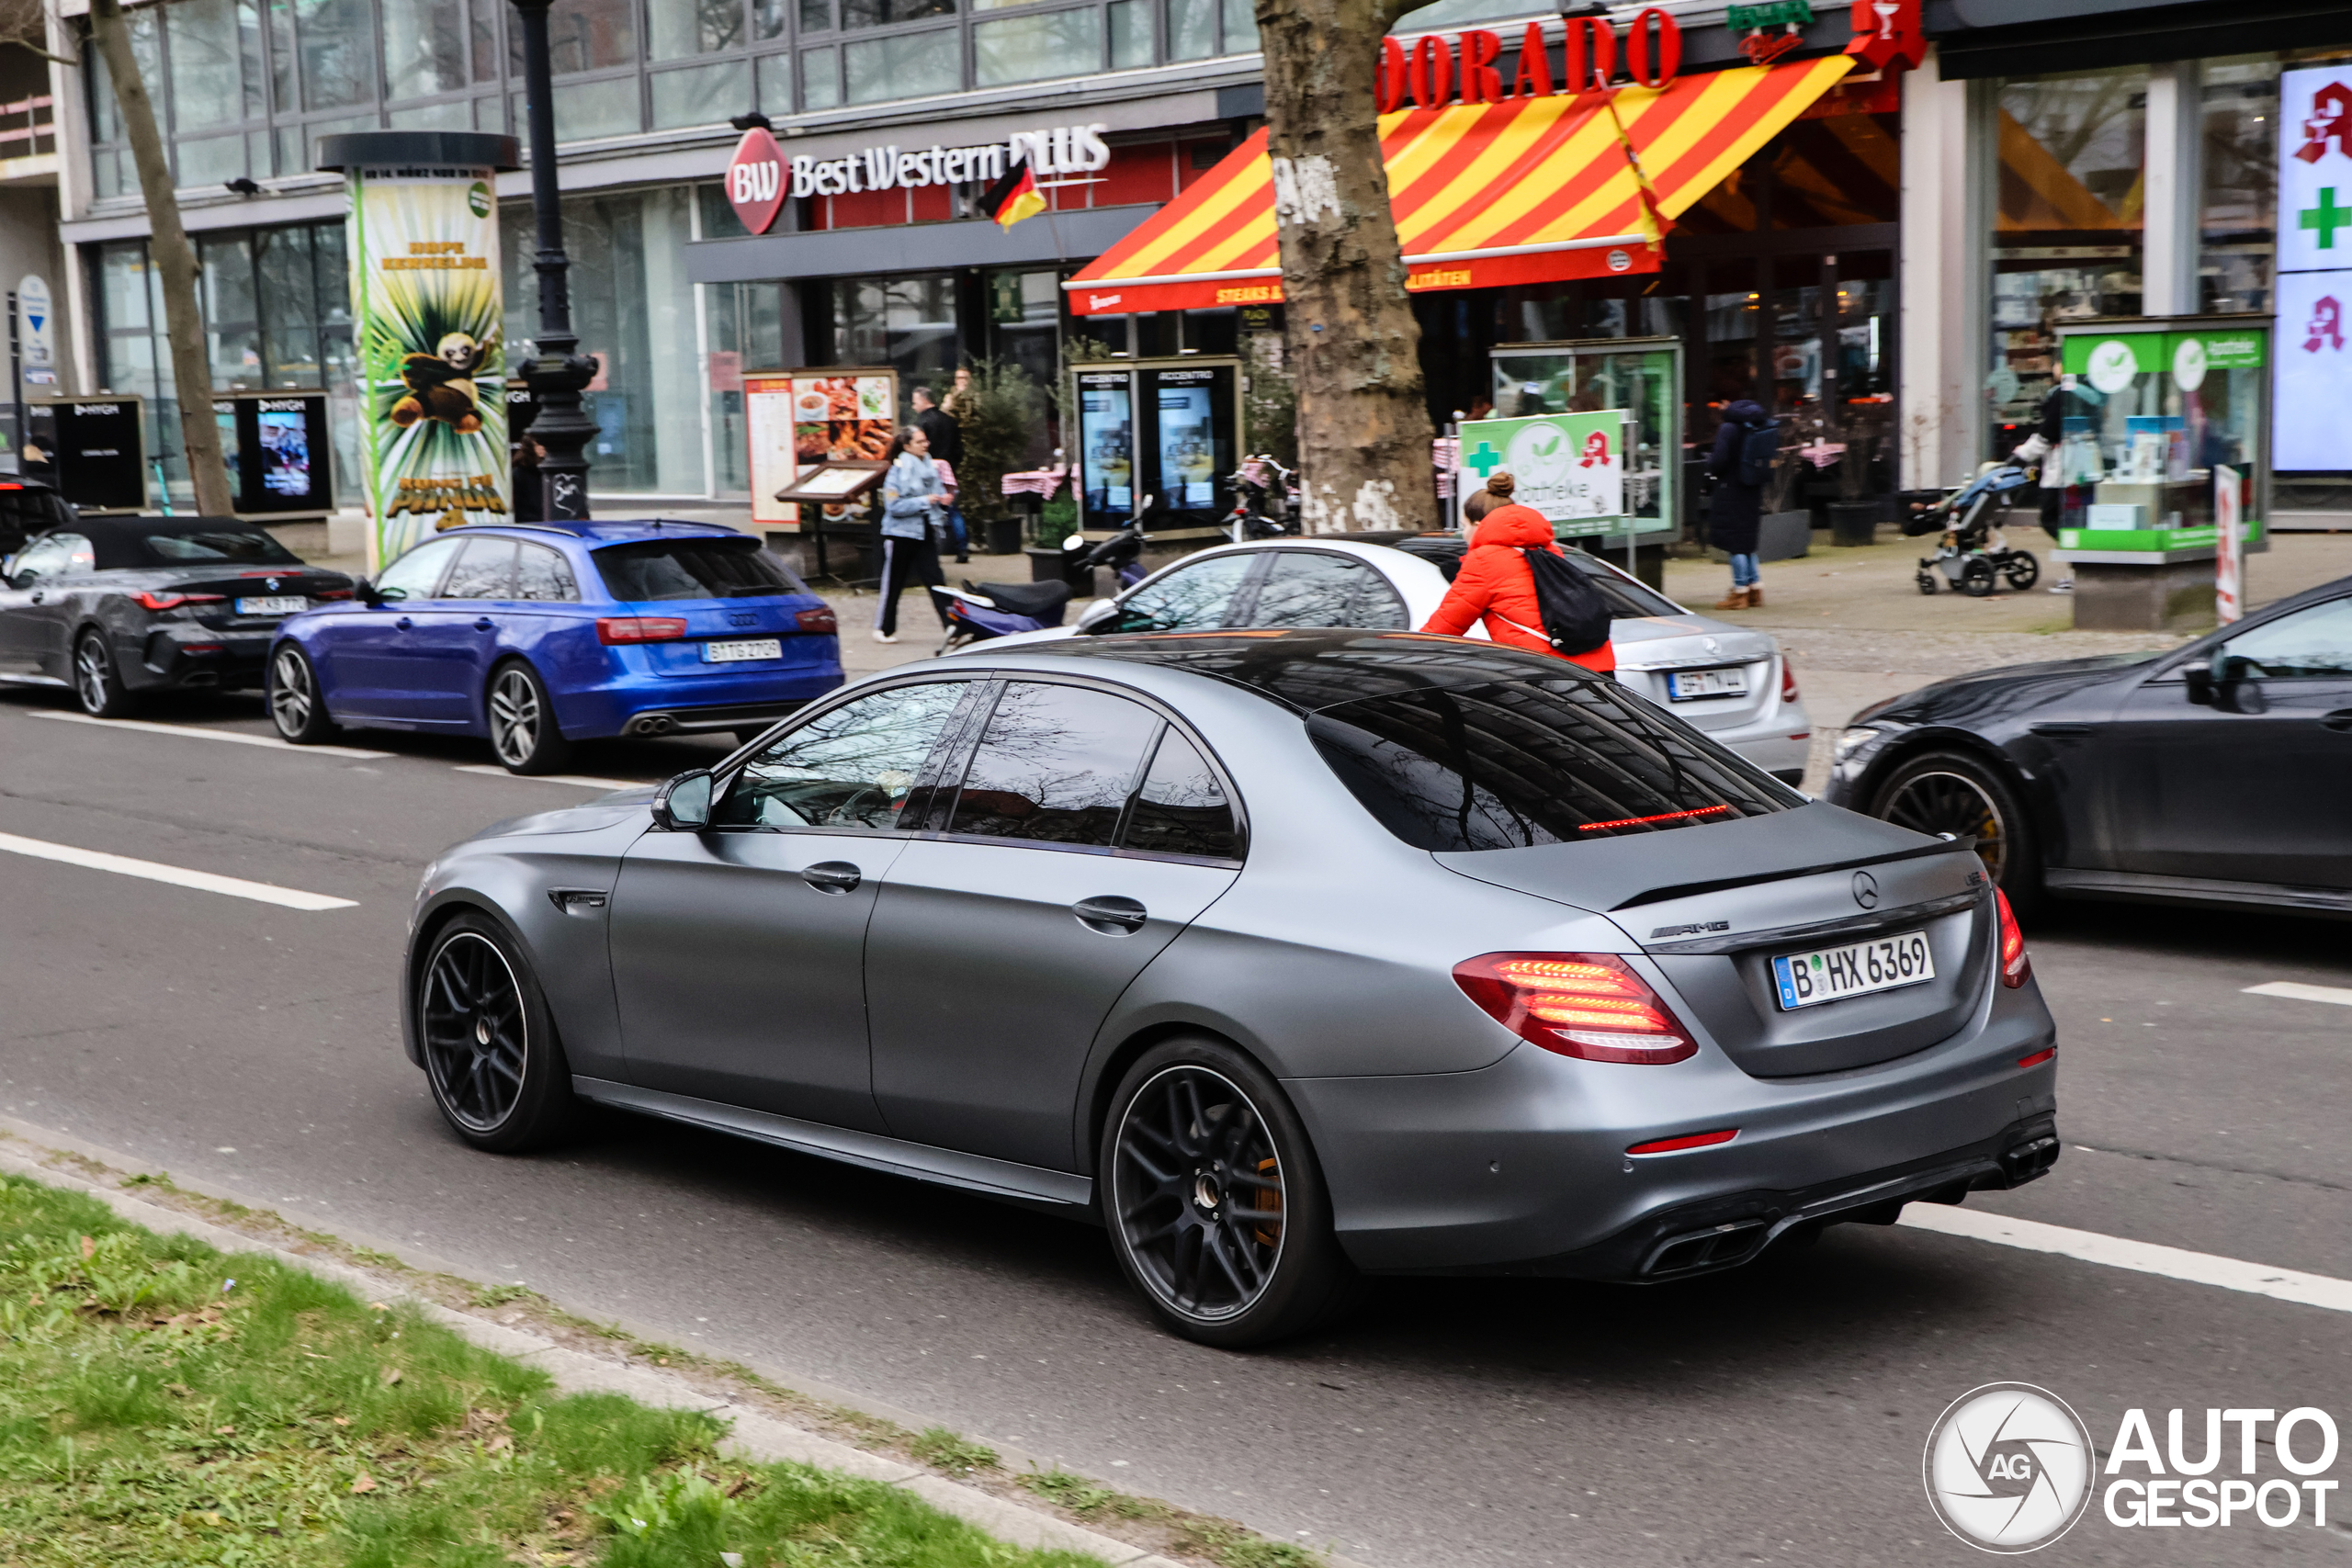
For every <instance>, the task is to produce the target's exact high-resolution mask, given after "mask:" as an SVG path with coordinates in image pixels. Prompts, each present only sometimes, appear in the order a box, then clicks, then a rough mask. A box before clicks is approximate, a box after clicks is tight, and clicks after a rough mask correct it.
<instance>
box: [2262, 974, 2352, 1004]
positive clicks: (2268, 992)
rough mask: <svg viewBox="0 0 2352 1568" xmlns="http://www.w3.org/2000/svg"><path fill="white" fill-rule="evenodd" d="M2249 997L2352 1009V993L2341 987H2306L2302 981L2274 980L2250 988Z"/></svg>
mask: <svg viewBox="0 0 2352 1568" xmlns="http://www.w3.org/2000/svg"><path fill="white" fill-rule="evenodd" d="M2245 994H2246V995H2247V996H2249V997H2292V998H2294V999H2295V1000H2297V1001H2299V1002H2334V1003H2335V1005H2336V1006H2338V1007H2346V1008H2352V991H2347V990H2346V989H2345V988H2344V987H2341V986H2306V985H2304V984H2303V983H2302V982H2301V980H2273V981H2270V982H2269V983H2268V984H2267V985H2261V986H2248V987H2246V988H2245Z"/></svg>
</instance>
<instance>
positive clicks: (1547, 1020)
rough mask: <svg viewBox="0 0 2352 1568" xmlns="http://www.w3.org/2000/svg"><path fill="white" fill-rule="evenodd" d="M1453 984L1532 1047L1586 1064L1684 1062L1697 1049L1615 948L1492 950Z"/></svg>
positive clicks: (1468, 962) (1465, 965)
mask: <svg viewBox="0 0 2352 1568" xmlns="http://www.w3.org/2000/svg"><path fill="white" fill-rule="evenodd" d="M1453 981H1454V984H1456V985H1458V986H1460V987H1462V989H1463V991H1464V993H1465V994H1466V995H1467V996H1468V997H1469V998H1470V999H1471V1000H1472V1001H1474V1002H1476V1003H1477V1004H1478V1005H1479V1006H1480V1007H1482V1008H1484V1009H1485V1010H1487V1012H1488V1013H1489V1014H1490V1015H1492V1016H1493V1018H1494V1019H1495V1020H1496V1021H1497V1022H1498V1023H1500V1024H1502V1025H1503V1026H1504V1027H1505V1028H1507V1029H1509V1030H1510V1032H1512V1033H1514V1034H1516V1035H1518V1036H1519V1037H1520V1038H1521V1040H1524V1041H1526V1042H1527V1043H1529V1044H1531V1045H1541V1046H1542V1047H1543V1048H1544V1050H1546V1051H1556V1052H1558V1053H1559V1054H1560V1055H1563V1056H1579V1057H1582V1058H1583V1059H1584V1060H1586V1061H1588V1062H1679V1061H1681V1060H1682V1059H1683V1058H1684V1057H1686V1056H1692V1055H1697V1054H1698V1050H1699V1046H1698V1043H1697V1042H1696V1041H1695V1040H1694V1039H1693V1038H1692V1037H1691V1032H1690V1031H1689V1030H1687V1029H1685V1028H1684V1027H1683V1026H1682V1022H1681V1021H1680V1020H1679V1019H1678V1018H1676V1017H1675V1016H1674V1014H1673V1013H1672V1012H1671V1011H1670V1010H1668V1008H1667V1005H1666V1003H1665V1002H1664V1001H1663V1000H1661V999H1660V998H1659V997H1658V994H1657V992H1656V991H1654V990H1652V989H1651V988H1650V985H1649V982H1648V981H1646V980H1645V979H1643V978H1642V977H1641V976H1639V975H1637V974H1635V973H1634V970H1633V968H1632V967H1631V966H1630V965H1629V964H1626V962H1625V961H1624V960H1623V959H1622V958H1620V957H1618V956H1617V955H1616V954H1614V953H1485V954H1482V955H1481V956H1479V957H1476V958H1468V959H1464V960H1463V962H1461V963H1459V964H1455V965H1454V966H1453Z"/></svg>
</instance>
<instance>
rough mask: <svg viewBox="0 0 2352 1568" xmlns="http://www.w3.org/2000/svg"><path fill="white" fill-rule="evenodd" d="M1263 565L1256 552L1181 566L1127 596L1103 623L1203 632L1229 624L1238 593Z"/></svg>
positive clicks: (1119, 628)
mask: <svg viewBox="0 0 2352 1568" xmlns="http://www.w3.org/2000/svg"><path fill="white" fill-rule="evenodd" d="M1257 564H1258V558H1257V556H1255V555H1248V554H1244V555H1230V556H1211V557H1210V558H1208V559H1206V560H1204V561H1200V562H1197V563H1195V564H1194V565H1192V566H1180V567H1178V568H1177V569H1176V570H1173V571H1171V572H1170V573H1169V574H1168V575H1167V576H1165V577H1163V578H1161V579H1159V581H1156V582H1148V583H1146V584H1145V585H1144V586H1143V587H1141V588H1138V589H1136V591H1135V592H1133V593H1130V594H1129V595H1127V597H1126V598H1125V601H1123V602H1122V603H1121V604H1120V605H1119V614H1118V617H1117V618H1116V619H1115V620H1114V621H1112V622H1111V623H1110V624H1109V625H1108V626H1105V627H1103V629H1104V630H1105V631H1121V632H1198V631H1210V630H1214V629H1215V628H1216V627H1218V626H1223V625H1225V619H1226V615H1227V612H1228V611H1229V610H1231V609H1232V607H1233V596H1234V595H1235V594H1236V593H1237V592H1239V591H1240V588H1241V584H1242V582H1243V581H1244V580H1245V579H1247V578H1248V577H1249V575H1250V568H1251V567H1253V566H1255V565H1257Z"/></svg>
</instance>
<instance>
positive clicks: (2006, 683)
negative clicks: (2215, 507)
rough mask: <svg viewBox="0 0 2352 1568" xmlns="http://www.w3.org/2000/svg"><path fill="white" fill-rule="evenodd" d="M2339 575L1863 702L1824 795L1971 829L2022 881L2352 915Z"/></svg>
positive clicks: (2009, 886)
mask: <svg viewBox="0 0 2352 1568" xmlns="http://www.w3.org/2000/svg"><path fill="white" fill-rule="evenodd" d="M2347 796H2352V578H2346V579H2344V580H2342V581H2336V582H2332V583H2329V584H2327V585H2326V586H2325V587H2323V588H2314V589H2312V590H2310V591H2308V592H2303V593H2299V594H2296V595H2295V596H2294V597H2292V598H2290V599H2285V600H2282V601H2280V602H2279V603H2278V604H2271V605H2267V606H2266V607H2264V608H2263V609H2261V610H2257V611H2256V612H2254V613H2253V614H2251V615H2247V616H2246V618H2245V619H2244V620H2242V621H2240V622H2238V623H2237V624H2236V625H2235V626H2224V627H2222V628H2221V629H2220V630H2218V631H2215V632H2213V633H2211V635H2209V636H2207V637H2200V638H2199V639H2198V640H2197V641H2195V642H2193V643H2190V644H2189V645H2188V647H2186V648H2181V649H2174V650H2173V651H2171V652H2169V653H2157V654H2119V655H2112V656H2109V657H2105V658H2098V659H2075V660H2064V661H2063V662H2060V663H2053V664H2026V665H2019V666H2017V667H2015V668H2013V669H2007V670H1986V671H1978V672H1976V673H1973V674H1970V675H1964V676H1962V677H1960V678H1958V679H1956V680H1951V681H1944V682H1939V683H1938V684H1936V685H1933V686H1928V687H1925V688H1923V689H1922V690H1919V691H1917V692H1912V693H1908V694H1905V695H1903V696H1900V697H1895V698H1893V699H1892V700H1890V701H1887V702H1883V703H1880V704H1879V705H1876V706H1875V707H1870V708H1865V709H1864V710H1862V712H1860V714H1857V715H1856V716H1854V719H1853V722H1852V725H1851V726H1850V727H1849V728H1848V729H1847V730H1846V732H1845V733H1844V734H1843V735H1841V736H1840V737H1839V738H1838V750H1837V764H1836V766H1835V768H1834V769H1833V770H1832V772H1831V774H1830V782H1829V789H1828V797H1829V799H1830V800H1832V801H1834V802H1836V803H1837V804H1838V805H1840V806H1845V807H1852V808H1853V809H1855V810H1857V811H1863V812H1867V813H1869V814H1870V815H1871V816H1873V817H1883V818H1886V819H1887V820H1888V821H1890V822H1895V823H1900V824H1901V825H1903V826H1904V827H1906V828H1917V829H1920V830H1922V831H1925V832H1945V833H1952V834H1956V835H1958V836H1960V837H1962V838H1973V839H1974V840H1976V845H1977V852H1978V853H1980V854H1981V855H1982V856H1983V857H1984V859H1985V866H1986V868H1987V869H1988V870H1989V871H1990V872H1991V873H1992V874H1993V876H1994V877H1995V878H1996V880H1997V881H1998V882H1999V884H2000V886H2001V887H2002V889H2003V891H2005V892H2006V893H2007V895H2008V896H2009V901H2010V902H2011V903H2012V904H2013V905H2018V906H2020V907H2022V906H2024V905H2027V904H2029V903H2030V902H2031V901H2032V899H2033V897H2035V896H2036V895H2037V894H2041V893H2045V892H2046V893H2049V894H2053V895H2056V896H2059V897H2088V898H2130V899H2161V900H2166V901H2177V902H2183V903H2190V904H2201V905H2207V906H2212V907H2244V906H2247V905H2256V906H2260V907H2263V908H2275V909H2288V910H2294V911H2299V912H2304V913H2311V914H2327V915H2337V916H2352V806H2347Z"/></svg>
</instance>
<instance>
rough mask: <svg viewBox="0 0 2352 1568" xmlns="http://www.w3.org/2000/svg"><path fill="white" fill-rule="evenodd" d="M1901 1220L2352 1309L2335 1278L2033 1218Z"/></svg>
mask: <svg viewBox="0 0 2352 1568" xmlns="http://www.w3.org/2000/svg"><path fill="white" fill-rule="evenodd" d="M1902 1223H1903V1224H1906V1225H1911V1226H1914V1227H1916V1228H1917V1229H1919V1230H1923V1231H1935V1232H1937V1233H1939V1234H1940V1235H1962V1236H1967V1237H1968V1238H1970V1239H1971V1240H1973V1241H1989V1242H1992V1243H1994V1244H1995V1245H1996V1246H2000V1247H2023V1248H2024V1249H2025V1250H2026V1251H2028V1252H2054V1253H2056V1254H2057V1255H2058V1256H2059V1257H2061V1258H2080V1259H2081V1260H2082V1261H2084V1262H2086V1263H2104V1264H2106V1265H2107V1266H2108V1267H2109V1268H2110V1269H2130V1270H2131V1271H2132V1272H2133V1273H2135V1274H2161V1275H2163V1276H2164V1277H2165V1279H2167V1280H2188V1282H2189V1283H2191V1284H2196V1285H2219V1286H2220V1287H2221V1288H2222V1289H2223V1290H2225V1291H2244V1292H2246V1293H2248V1294H2249V1295H2256V1296H2270V1297H2273V1298H2275V1299H2277V1300H2278V1301H2282V1302H2295V1303H2301V1305H2303V1306H2315V1307H2325V1308H2326V1309H2327V1310H2328V1311H2330V1312H2352V1280H2336V1279H2332V1278H2330V1277H2329V1276H2327V1275H2325V1274H2304V1273H2301V1272H2298V1271H2297V1270H2295V1269H2273V1268H2270V1267H2269V1266H2267V1264H2261V1263H2248V1262H2245V1261H2244V1260H2243V1259H2241V1258H2220V1257H2216V1256H2215V1255H2214V1254H2212V1253H2210V1252H2188V1251H2186V1250H2184V1249H2182V1248H2180V1247H2158V1246H2156V1245H2154V1243H2152V1242H2145V1241H2126V1240H2124V1239H2123V1238H2122V1237H2120V1236H2112V1235H2099V1234H2098V1232H2096V1231H2078V1230H2069V1229H2067V1228H2066V1227H2065V1226H2064V1225H2046V1224H2041V1222H2040V1221H2038V1220H2015V1219H2011V1218H2009V1217H2008V1216H2007V1215H2006V1214H1996V1213H1991V1212H1989V1211H1987V1210H1984V1209H1962V1208H1956V1207H1952V1206H1950V1205H1947V1204H1943V1203H1913V1204H1911V1205H1910V1206H1909V1207H1907V1208H1905V1210H1904V1211H1903V1221H1902Z"/></svg>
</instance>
